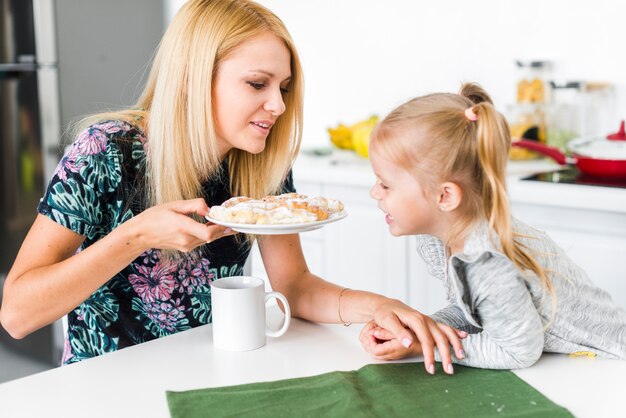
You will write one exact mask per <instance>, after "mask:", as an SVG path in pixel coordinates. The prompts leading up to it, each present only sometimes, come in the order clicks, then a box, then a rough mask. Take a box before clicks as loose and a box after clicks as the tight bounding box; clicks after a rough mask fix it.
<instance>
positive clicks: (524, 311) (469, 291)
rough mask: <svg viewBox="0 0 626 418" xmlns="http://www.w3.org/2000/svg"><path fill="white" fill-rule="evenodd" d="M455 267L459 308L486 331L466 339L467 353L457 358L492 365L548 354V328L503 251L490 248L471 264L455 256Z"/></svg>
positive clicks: (525, 362)
mask: <svg viewBox="0 0 626 418" xmlns="http://www.w3.org/2000/svg"><path fill="white" fill-rule="evenodd" d="M452 266H453V271H452V272H451V274H452V276H451V277H450V280H451V283H452V285H453V287H454V291H455V294H456V297H457V303H458V306H459V308H460V309H461V310H462V311H463V315H464V316H465V318H466V319H467V320H468V322H469V323H470V324H472V325H473V326H475V327H478V328H480V329H481V332H479V333H477V334H470V335H468V336H467V338H465V339H463V342H462V343H463V348H464V349H465V353H466V357H465V359H462V360H458V361H457V362H458V363H459V364H463V365H467V366H472V367H482V368H490V369H517V368H523V367H529V366H531V365H533V364H534V363H535V362H536V361H537V360H538V359H539V357H540V356H541V353H542V352H543V343H544V328H543V323H542V320H541V316H540V314H539V312H538V311H537V308H536V307H535V305H534V303H533V300H532V297H531V294H530V292H529V291H528V289H527V287H526V282H525V281H524V279H523V278H522V277H521V275H520V274H519V272H518V271H517V269H516V268H515V266H514V265H513V263H512V262H511V261H510V260H509V259H508V258H506V257H505V256H504V255H502V254H498V253H491V252H485V253H483V254H482V255H481V256H480V257H478V258H477V259H476V260H474V261H471V262H466V261H463V260H461V259H459V258H456V257H453V259H452ZM546 296H547V292H546ZM544 303H550V299H549V298H548V297H546V298H545V301H544Z"/></svg>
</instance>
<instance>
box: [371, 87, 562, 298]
mask: <svg viewBox="0 0 626 418" xmlns="http://www.w3.org/2000/svg"><path fill="white" fill-rule="evenodd" d="M468 109H471V110H469V111H468ZM466 111H468V112H473V114H474V115H476V117H477V118H476V120H475V121H473V120H471V119H470V118H468V116H466V113H465V112H466ZM470 116H471V113H470ZM510 145H511V135H510V131H509V126H508V124H507V122H506V119H505V118H504V116H502V115H501V114H500V113H499V112H498V111H497V110H496V109H495V108H494V106H493V102H492V100H491V98H490V97H489V95H488V94H487V93H486V92H485V91H484V90H483V89H482V88H481V87H480V86H478V85H477V84H472V83H468V84H463V86H462V87H461V91H460V92H459V94H448V93H437V94H430V95H427V96H422V97H418V98H415V99H412V100H410V101H408V102H407V103H405V104H403V105H401V106H399V107H398V108H396V109H394V110H393V111H392V112H391V113H390V114H389V115H388V116H387V117H386V118H385V119H384V120H383V121H382V122H381V123H380V124H379V126H378V127H377V128H376V130H375V131H374V133H373V135H372V143H371V147H372V148H373V149H376V151H377V152H381V153H382V155H383V156H384V157H385V158H387V159H389V160H390V161H394V162H395V163H397V164H398V165H400V166H401V167H403V168H404V169H406V170H408V171H409V172H412V173H415V174H416V175H417V178H418V179H419V180H420V183H421V185H422V186H423V187H424V189H425V192H426V193H428V192H429V191H431V192H432V191H433V190H434V187H436V186H437V185H438V184H441V183H442V182H447V181H449V182H453V183H455V184H457V185H458V186H459V187H460V188H461V189H462V191H463V198H462V200H461V203H460V205H459V210H460V213H461V216H460V217H459V220H458V222H457V224H456V225H455V226H454V228H453V231H452V234H451V236H458V234H459V233H460V232H461V231H464V230H466V229H467V228H468V227H469V226H470V225H472V224H473V223H475V222H476V221H477V220H478V219H481V218H484V219H486V220H487V222H488V223H489V226H490V228H491V229H492V230H493V231H495V233H496V234H497V236H498V239H499V246H500V249H501V250H502V252H503V253H504V254H505V255H506V256H507V257H508V258H509V259H511V261H513V263H514V264H515V266H516V267H517V268H518V270H520V271H525V270H531V271H532V272H534V273H535V274H536V275H537V276H538V277H539V279H540V280H541V282H542V283H543V285H544V286H545V287H546V288H547V289H548V291H549V292H550V294H551V295H553V296H554V289H553V286H552V283H551V281H550V279H549V278H548V275H547V274H546V272H545V270H544V269H543V268H542V266H541V265H540V264H539V263H538V262H537V261H536V260H535V258H534V257H533V256H532V255H531V254H530V253H529V251H528V249H527V248H526V247H525V246H524V245H523V244H522V243H521V242H520V241H519V240H518V239H517V238H518V235H516V233H515V232H514V231H513V227H512V225H511V216H510V208H509V201H508V197H507V192H506V164H507V159H508V154H509V148H510ZM519 237H521V236H519ZM553 303H554V298H553Z"/></svg>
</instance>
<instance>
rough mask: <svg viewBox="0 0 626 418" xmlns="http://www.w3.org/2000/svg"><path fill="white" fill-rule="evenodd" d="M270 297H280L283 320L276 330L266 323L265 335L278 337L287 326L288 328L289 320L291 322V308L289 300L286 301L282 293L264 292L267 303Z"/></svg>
mask: <svg viewBox="0 0 626 418" xmlns="http://www.w3.org/2000/svg"><path fill="white" fill-rule="evenodd" d="M271 298H276V299H280V301H281V302H282V303H283V306H284V307H285V322H284V323H283V326H282V327H281V328H280V329H279V330H278V331H274V330H273V329H270V327H268V326H267V325H266V326H265V335H267V336H268V337H280V336H281V335H283V334H284V333H285V332H286V331H287V328H289V322H291V309H289V302H287V298H286V297H285V296H283V294H282V293H279V292H267V293H266V294H265V303H267V301H268V300H270V299H271Z"/></svg>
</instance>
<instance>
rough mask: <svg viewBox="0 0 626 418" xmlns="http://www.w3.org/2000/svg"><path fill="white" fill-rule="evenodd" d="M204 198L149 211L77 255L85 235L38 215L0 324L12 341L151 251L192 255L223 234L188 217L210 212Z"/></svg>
mask: <svg viewBox="0 0 626 418" xmlns="http://www.w3.org/2000/svg"><path fill="white" fill-rule="evenodd" d="M207 211H208V207H207V205H206V203H205V202H204V200H202V199H194V200H187V201H179V202H172V203H168V204H165V205H160V206H155V207H153V208H150V209H148V210H146V211H144V212H142V213H141V214H139V215H137V216H135V217H134V218H132V219H130V220H128V221H127V222H125V223H123V224H122V225H120V226H119V227H117V228H115V229H114V230H113V231H112V232H111V233H110V234H109V235H107V236H106V237H104V238H102V239H101V240H99V241H98V242H96V243H94V244H93V245H91V246H89V247H88V248H86V249H84V250H83V251H81V252H79V253H78V254H75V252H76V250H77V249H78V248H79V247H80V245H81V244H82V243H83V241H84V237H83V236H81V235H79V234H77V233H75V232H73V231H71V230H70V229H67V228H65V227H63V226H61V225H59V224H57V223H56V222H54V221H52V220H50V219H48V218H47V217H45V216H43V215H38V216H37V218H36V219H35V222H34V223H33V226H32V227H31V229H30V231H29V232H28V235H27V236H26V238H25V239H24V243H23V244H22V247H21V248H20V251H19V253H18V255H17V258H16V260H15V263H14V264H13V267H12V268H11V271H10V272H9V274H8V276H7V280H6V283H5V286H4V293H3V299H2V309H1V310H0V322H2V325H3V327H4V328H5V329H6V330H7V331H8V332H9V334H11V335H12V336H13V337H14V338H23V337H25V336H26V335H28V334H30V333H31V332H33V331H35V330H37V329H39V328H41V327H43V326H45V325H47V324H50V323H52V322H54V321H55V320H57V319H59V318H61V317H62V316H63V315H65V314H67V313H68V312H70V311H71V310H72V309H74V308H76V307H77V306H78V305H80V304H81V303H82V302H83V301H85V300H86V299H87V298H88V297H89V296H90V295H91V294H92V293H93V292H95V291H96V290H97V289H98V288H99V287H100V286H102V285H103V284H104V283H106V282H107V281H108V280H110V279H111V278H112V277H113V276H114V275H115V274H117V273H118V272H120V271H121V270H122V269H123V268H124V267H126V266H127V265H128V264H130V263H131V262H132V261H133V260H134V259H135V258H137V257H138V256H139V255H140V254H142V253H143V252H144V251H146V250H147V249H150V248H159V249H175V250H179V251H191V250H192V249H193V248H195V247H197V246H198V245H202V244H204V243H206V242H207V241H212V240H215V239H218V238H221V237H223V236H225V234H224V231H225V228H223V227H221V226H217V225H210V226H207V225H204V224H201V223H198V222H196V221H194V220H193V219H191V218H190V217H189V216H187V214H190V213H194V212H195V213H198V214H200V215H204V214H206V213H207Z"/></svg>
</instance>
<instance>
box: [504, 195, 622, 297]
mask: <svg viewBox="0 0 626 418" xmlns="http://www.w3.org/2000/svg"><path fill="white" fill-rule="evenodd" d="M513 211H514V214H515V216H517V217H518V218H519V219H521V220H522V221H524V222H527V223H528V224H529V225H532V226H533V227H535V228H537V229H540V230H543V231H545V232H546V233H547V234H548V235H549V236H550V237H551V238H552V239H553V240H554V241H555V242H556V243H557V244H558V245H559V246H560V247H561V248H563V250H565V252H566V253H567V255H568V256H569V257H570V258H571V259H572V260H573V261H574V262H575V263H576V264H578V265H579V266H580V267H582V268H583V269H584V270H585V271H586V272H587V274H588V275H589V277H590V279H591V280H592V281H593V283H594V284H595V285H597V286H598V287H600V288H602V289H604V290H606V291H608V292H609V293H610V294H611V296H612V297H613V300H614V301H615V302H616V303H617V304H618V305H619V306H621V307H622V308H624V309H626V275H625V274H624V269H623V268H622V266H621V263H622V260H626V215H624V214H618V213H613V212H600V211H592V210H578V209H570V208H557V207H548V206H541V205H524V204H514V205H513Z"/></svg>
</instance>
